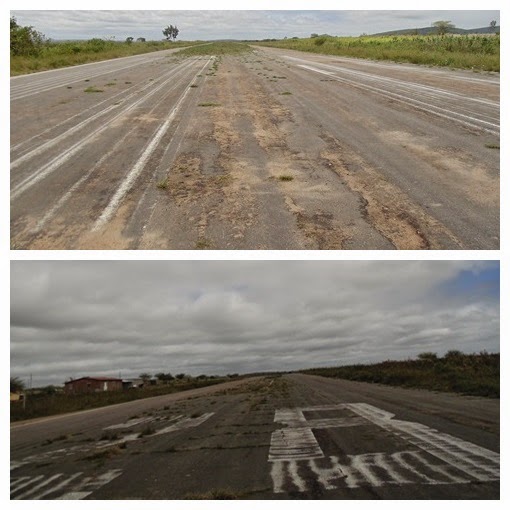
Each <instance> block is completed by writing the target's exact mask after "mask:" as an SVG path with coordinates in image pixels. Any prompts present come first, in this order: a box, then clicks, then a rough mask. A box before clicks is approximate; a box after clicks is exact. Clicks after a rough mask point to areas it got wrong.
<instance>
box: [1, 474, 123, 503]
mask: <svg viewBox="0 0 510 510" xmlns="http://www.w3.org/2000/svg"><path fill="white" fill-rule="evenodd" d="M121 473H122V471H121V470H120V469H112V470H110V471H106V472H105V473H102V474H100V475H99V476H94V477H91V476H87V477H85V478H82V479H81V480H79V478H80V477H81V476H82V475H83V473H82V472H79V473H73V474H71V475H64V474H63V473H56V474H54V475H51V476H46V477H45V476H44V475H38V476H35V477H32V478H30V477H27V476H23V477H20V478H19V479H14V480H12V481H11V499H13V500H21V499H30V500H39V499H43V498H46V496H49V495H50V494H55V495H56V496H57V497H55V498H52V499H84V498H85V497H87V496H88V495H90V494H92V493H93V492H94V491H96V490H97V489H99V488H100V487H102V486H103V485H106V484H107V483H109V482H111V481H112V480H113V479H115V478H117V477H118V476H119V475H120V474H121ZM20 481H22V482H23V483H19V482H20ZM68 486H69V489H70V490H69V491H68V492H65V493H62V491H63V489H66V488H68ZM21 489H27V490H25V491H23V492H20V491H21ZM59 494H60V495H59Z"/></svg>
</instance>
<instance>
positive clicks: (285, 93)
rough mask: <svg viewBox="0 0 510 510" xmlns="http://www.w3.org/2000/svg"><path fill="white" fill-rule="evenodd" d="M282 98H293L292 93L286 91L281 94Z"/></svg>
mask: <svg viewBox="0 0 510 510" xmlns="http://www.w3.org/2000/svg"><path fill="white" fill-rule="evenodd" d="M280 96H292V92H289V91H288V90H286V91H285V92H281V93H280Z"/></svg>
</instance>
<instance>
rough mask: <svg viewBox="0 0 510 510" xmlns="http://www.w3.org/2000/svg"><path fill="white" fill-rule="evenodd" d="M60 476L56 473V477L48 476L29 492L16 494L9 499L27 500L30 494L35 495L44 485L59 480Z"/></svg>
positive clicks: (60, 474)
mask: <svg viewBox="0 0 510 510" xmlns="http://www.w3.org/2000/svg"><path fill="white" fill-rule="evenodd" d="M61 476H62V473H57V474H56V475H53V476H50V477H49V478H47V479H46V480H44V481H43V482H41V483H39V484H37V485H36V486H35V487H32V488H31V489H30V490H28V491H25V492H23V493H22V494H18V495H17V496H15V497H14V498H12V497H11V499H27V498H28V496H31V495H32V494H34V493H36V492H37V491H38V490H40V489H41V488H42V487H46V485H48V484H49V483H51V482H53V481H54V480H56V479H57V478H60V477H61ZM34 480H35V479H34Z"/></svg>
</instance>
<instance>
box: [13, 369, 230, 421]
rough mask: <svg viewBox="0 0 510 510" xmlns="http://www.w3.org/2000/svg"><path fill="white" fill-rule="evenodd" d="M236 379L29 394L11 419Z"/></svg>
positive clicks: (71, 409) (17, 419) (133, 398)
mask: <svg viewBox="0 0 510 510" xmlns="http://www.w3.org/2000/svg"><path fill="white" fill-rule="evenodd" d="M231 380H233V379H232V378H229V377H215V378H210V379H191V380H189V381H186V380H185V381H174V382H172V383H170V384H165V385H160V386H155V387H148V388H140V389H130V390H126V391H110V392H101V393H88V394H84V395H65V394H62V393H59V394H53V395H47V394H39V395H37V394H35V395H29V396H28V398H27V401H26V405H25V409H23V402H11V422H13V421H19V420H28V419H31V418H41V417H43V416H52V415H56V414H63V413H72V412H75V411H83V410H86V409H96V408H98V407H104V406H109V405H113V404H121V403H123V402H131V401H133V400H139V399H143V398H149V397H157V396H161V395H169V394H171V393H178V392H181V391H186V390H191V389H195V388H203V387H205V386H212V385H215V384H220V383H224V382H227V381H231Z"/></svg>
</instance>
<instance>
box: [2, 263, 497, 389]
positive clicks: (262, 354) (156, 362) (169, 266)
mask: <svg viewBox="0 0 510 510" xmlns="http://www.w3.org/2000/svg"><path fill="white" fill-rule="evenodd" d="M495 269H496V270H497V264H495V263H482V262H460V261H457V262H454V261H452V262H442V261H439V262H420V261H408V262H383V261H377V262H364V261H358V262H343V261H335V262H326V261H311V262H297V261H296V262H289V261H281V262H279V261H265V262H255V261H250V262H239V261H231V262H226V261H208V262H205V261H195V262H180V261H173V262H167V261H124V262H122V261H82V262H74V261H53V262H36V261H17V262H13V263H12V265H11V374H12V375H16V376H18V377H26V376H27V375H28V374H33V377H34V383H36V384H49V383H62V382H63V381H64V380H65V379H66V378H67V377H71V376H74V377H78V376H82V375H108V374H110V375H114V374H118V373H119V372H121V373H122V375H123V376H125V377H128V376H136V375H138V374H140V373H141V372H144V371H148V372H150V373H156V372H158V371H165V372H167V371H169V372H172V373H176V372H177V373H178V372H188V373H191V374H192V375H198V374H199V373H208V374H218V373H227V372H250V371H262V370H288V369H295V368H302V367H308V366H318V365H328V364H329V365H331V364H342V363H343V364H344V363H354V362H366V361H376V360H381V359H388V358H405V357H409V356H415V355H416V354H418V353H420V352H423V351H435V352H438V353H444V352H446V351H447V350H449V349H460V350H464V351H466V352H474V351H479V350H483V349H487V350H490V351H498V350H499V297H498V296H496V295H494V293H493V292H492V291H491V290H488V291H487V292H486V293H485V294H484V293H482V292H480V291H479V290H478V291H477V292H476V293H475V294H474V295H471V293H470V288H471V287H477V283H478V281H479V280H481V279H483V275H485V274H486V273H487V272H488V271H492V272H494V270H495ZM459 278H460V279H462V280H463V281H464V280H465V283H463V284H459ZM450 288H455V289H456V291H455V292H449V289H450ZM459 288H465V292H464V293H460V292H459V291H458V289H459ZM477 288H478V287H477ZM482 288H483V287H482Z"/></svg>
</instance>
